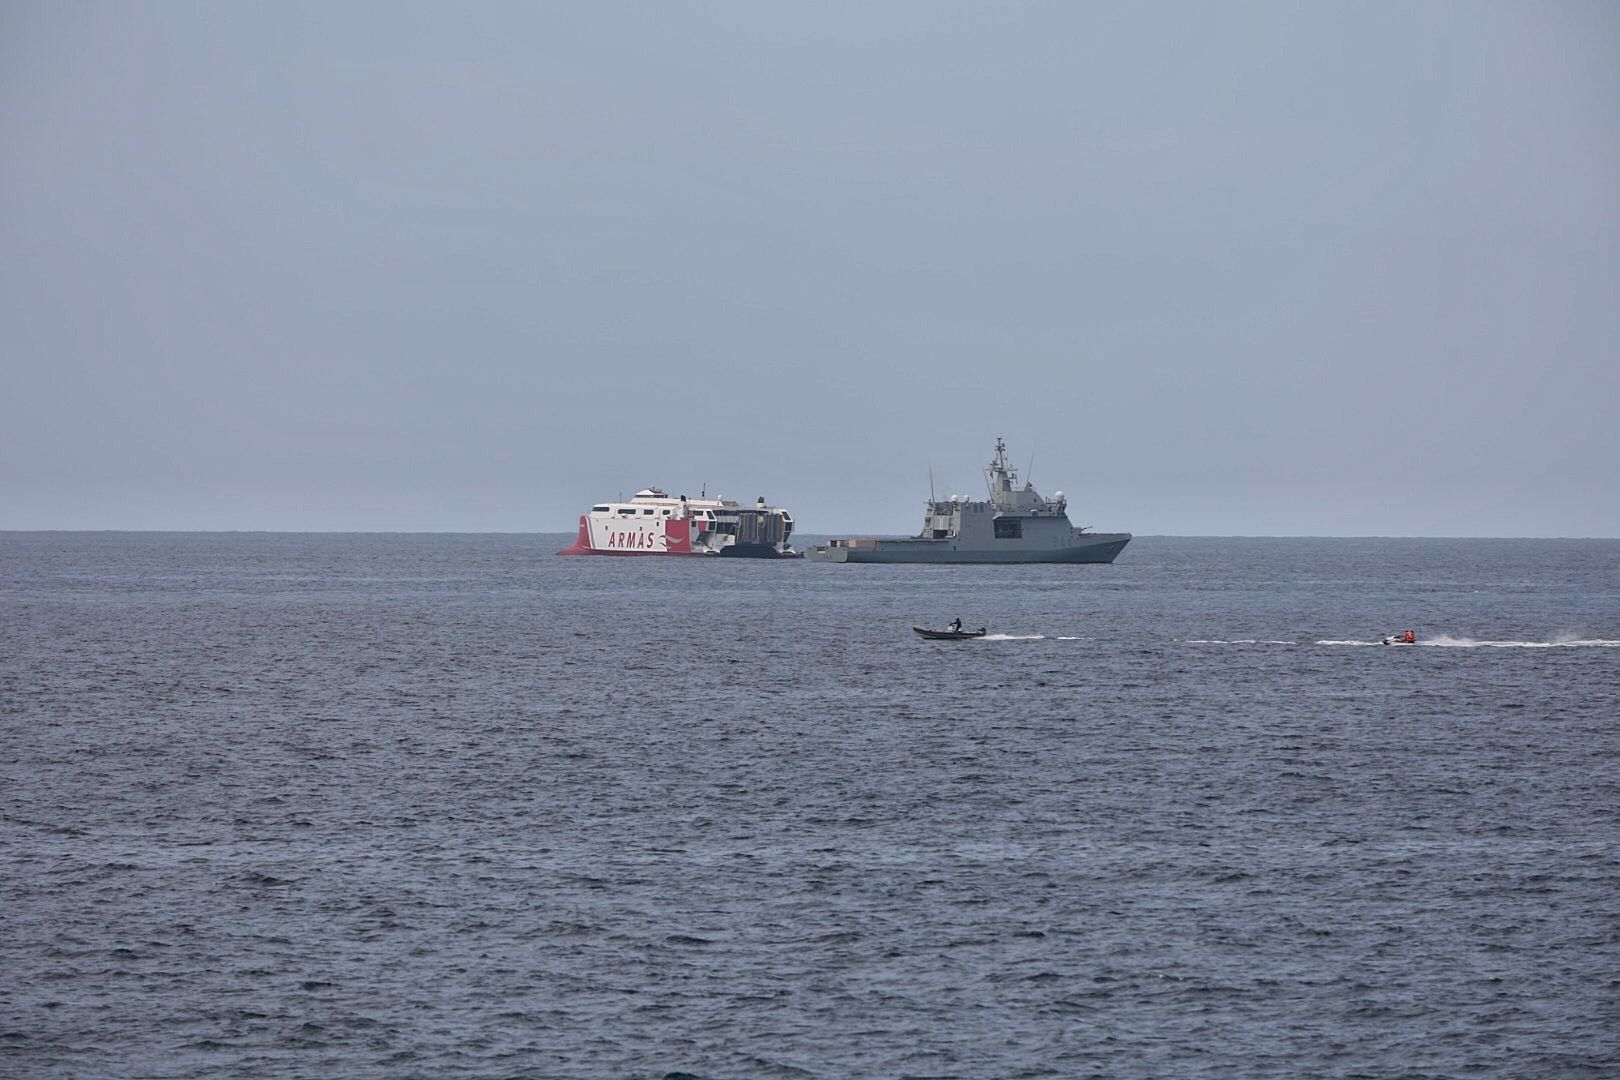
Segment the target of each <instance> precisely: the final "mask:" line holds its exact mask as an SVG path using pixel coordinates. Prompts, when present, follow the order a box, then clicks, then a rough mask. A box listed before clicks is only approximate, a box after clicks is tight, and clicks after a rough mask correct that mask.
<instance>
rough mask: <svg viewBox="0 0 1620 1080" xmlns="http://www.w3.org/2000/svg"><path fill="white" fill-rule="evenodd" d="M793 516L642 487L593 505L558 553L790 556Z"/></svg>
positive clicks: (761, 502)
mask: <svg viewBox="0 0 1620 1080" xmlns="http://www.w3.org/2000/svg"><path fill="white" fill-rule="evenodd" d="M792 535H793V515H792V514H790V513H788V512H787V510H786V509H784V508H783V507H780V506H767V505H765V499H764V497H763V496H762V497H761V498H760V499H759V500H758V502H756V503H755V504H754V505H753V506H751V507H750V506H743V505H742V504H741V503H738V502H736V501H735V500H733V499H719V498H716V499H710V498H707V497H699V498H696V499H689V498H687V497H686V496H685V495H681V496H679V497H672V496H670V495H669V494H668V493H666V492H665V491H663V490H662V489H661V488H656V487H649V488H642V489H641V490H640V491H638V492H636V494H635V497H634V498H631V499H629V500H625V501H620V502H604V503H597V504H596V505H595V506H593V507H591V509H590V512H589V513H585V514H581V515H580V518H579V535H578V536H577V537H576V538H575V539H574V542H573V544H572V545H570V546H569V547H565V548H563V549H562V550H561V551H559V552H557V554H559V555H721V556H727V557H730V558H753V559H792V558H797V557H798V553H797V552H795V551H794V550H793V548H792V547H791V546H789V544H788V538H789V537H791V536H792Z"/></svg>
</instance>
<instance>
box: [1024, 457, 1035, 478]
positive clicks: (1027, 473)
mask: <svg viewBox="0 0 1620 1080" xmlns="http://www.w3.org/2000/svg"><path fill="white" fill-rule="evenodd" d="M1034 473H1035V451H1033V450H1031V451H1030V452H1029V468H1027V469H1025V470H1024V486H1025V487H1029V486H1030V485H1031V484H1033V483H1034V482H1035V476H1034Z"/></svg>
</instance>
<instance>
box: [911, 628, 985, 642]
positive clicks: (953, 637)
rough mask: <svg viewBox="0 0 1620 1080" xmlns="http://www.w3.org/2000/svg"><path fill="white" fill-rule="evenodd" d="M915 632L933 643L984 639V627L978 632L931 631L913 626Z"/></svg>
mask: <svg viewBox="0 0 1620 1080" xmlns="http://www.w3.org/2000/svg"><path fill="white" fill-rule="evenodd" d="M912 629H913V630H915V631H917V633H919V634H921V635H922V636H923V637H925V638H928V639H929V640H931V641H961V640H963V639H964V638H976V637H984V627H982V626H981V627H979V628H978V629H977V630H929V629H927V628H926V627H922V626H913V627H912Z"/></svg>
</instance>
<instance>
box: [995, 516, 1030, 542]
mask: <svg viewBox="0 0 1620 1080" xmlns="http://www.w3.org/2000/svg"><path fill="white" fill-rule="evenodd" d="M995 526H996V539H997V540H1021V539H1023V536H1024V523H1023V522H1022V521H1020V520H1019V519H1018V518H996V520H995Z"/></svg>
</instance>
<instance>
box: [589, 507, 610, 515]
mask: <svg viewBox="0 0 1620 1080" xmlns="http://www.w3.org/2000/svg"><path fill="white" fill-rule="evenodd" d="M612 509H613V507H611V506H593V507H591V513H593V514H605V513H607V512H608V511H609V510H612Z"/></svg>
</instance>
